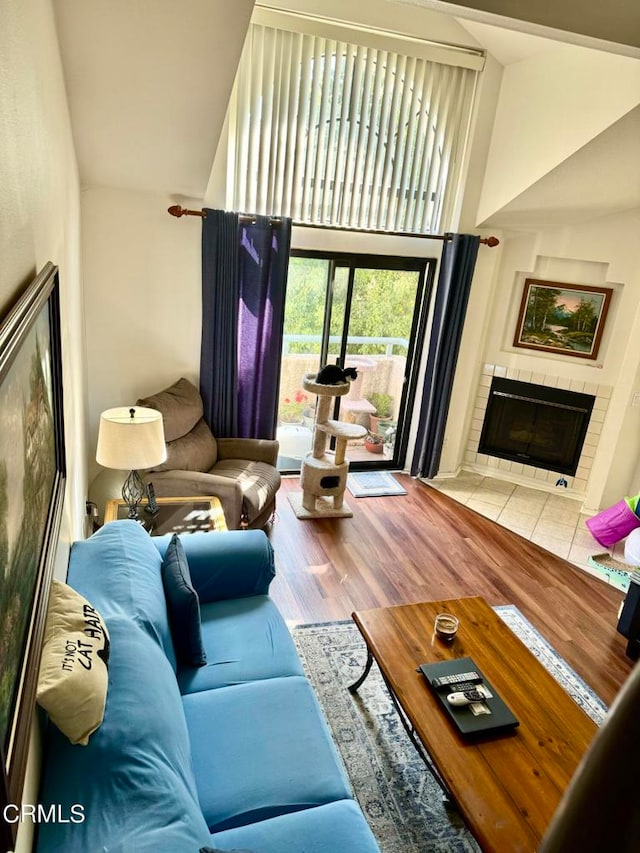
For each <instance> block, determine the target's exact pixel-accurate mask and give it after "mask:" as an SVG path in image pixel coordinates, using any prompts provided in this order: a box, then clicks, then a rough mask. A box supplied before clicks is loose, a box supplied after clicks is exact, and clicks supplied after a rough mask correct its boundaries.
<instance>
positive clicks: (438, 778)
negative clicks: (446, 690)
mask: <svg viewBox="0 0 640 853" xmlns="http://www.w3.org/2000/svg"><path fill="white" fill-rule="evenodd" d="M372 665H373V654H372V653H371V650H370V649H369V647H368V646H367V661H366V663H365V665H364V672H363V673H362V675H361V676H360V677H359V678H358V679H357V681H354V682H353V684H350V685H349V686H348V687H347V690H349V692H350V693H355V692H356V691H357V690H358V688H359V687H360V686H361V685H362V684H363V682H364V680H365V678H366V677H367V676H368V675H369V672H370V671H371V667H372ZM380 675H382V679H383V681H384V683H385V685H386V688H387V690H388V692H389V696H390V697H391V701H392V702H393V705H394V707H395V709H396V712H397V714H398V716H399V717H400V722H401V723H402V726H403V728H404V730H405V731H406V733H407V735H408V736H409V740H410V741H411V743H412V744H413V746H414V748H415V750H416V752H417V753H418V755H419V756H420V758H421V759H422V760H423V762H424V764H425V766H426V768H427V770H428V771H429V772H430V773H431V775H432V776H433V778H434V779H435V780H436V782H437V783H438V785H439V786H440V788H442V793H443V794H444V800H445V803H446V804H447V805H451V797H450V794H449V790H448V789H447V786H446V785H445V783H444V781H443V780H442V778H441V776H440V774H439V773H438V771H437V770H436V768H435V766H434V764H433V762H432V761H431V759H430V758H429V756H428V755H427V752H426V751H425V749H424V747H423V746H422V742H421V741H420V740H419V738H418V736H417V734H416V731H415V729H414V728H413V726H412V725H411V723H410V722H409V720H408V718H407V716H406V714H405V713H404V711H403V710H402V706H401V705H400V703H399V702H398V700H397V699H396V695H395V693H394V692H393V689H392V687H391V685H390V684H389V682H388V681H387V679H386V678H385V677H384V673H383V672H382V671H381V672H380Z"/></svg>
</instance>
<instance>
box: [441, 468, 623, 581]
mask: <svg viewBox="0 0 640 853" xmlns="http://www.w3.org/2000/svg"><path fill="white" fill-rule="evenodd" d="M426 482H428V484H429V485H430V486H432V487H433V488H436V489H438V490H439V491H441V492H443V493H444V494H447V495H449V497H451V498H454V499H455V500H457V501H459V502H460V503H463V504H465V505H466V506H468V507H470V508H471V509H474V510H475V511H476V512H479V513H481V514H482V515H484V516H486V517H487V518H490V519H492V520H493V521H497V522H498V524H502V525H503V526H504V527H508V528H509V530H513V531H514V532H515V533H519V534H520V536H523V537H524V538H525V539H530V540H531V541H532V542H536V543H537V544H538V545H541V546H542V547H543V548H546V549H547V551H551V552H552V553H554V554H557V555H558V556H559V557H563V558H564V559H566V560H569V562H571V563H573V564H574V565H576V566H578V567H579V568H581V569H583V570H585V571H587V572H589V573H590V574H594V575H595V574H596V573H595V572H594V570H593V568H592V567H591V566H590V565H589V564H588V562H587V560H588V558H589V556H593V555H595V554H602V553H604V552H605V551H606V550H607V549H605V548H603V547H602V546H601V545H598V543H597V542H596V540H595V539H594V538H593V536H592V535H591V533H590V532H589V530H588V528H587V526H586V525H585V520H586V519H587V518H589V517H590V516H591V515H592V514H593V513H583V512H582V501H580V500H578V499H576V498H571V497H568V496H567V495H564V494H562V492H561V491H560V490H559V489H558V492H546V491H541V490H538V489H534V488H530V487H528V486H519V485H516V484H515V483H510V482H507V481H506V480H498V479H496V478H493V477H485V476H483V475H482V474H475V473H472V472H470V471H461V472H460V474H458V476H457V477H454V478H451V479H446V480H428V481H426ZM608 551H609V553H611V554H613V556H614V557H616V559H618V560H624V543H623V542H619V543H617V544H616V545H615V546H614V548H612V549H608Z"/></svg>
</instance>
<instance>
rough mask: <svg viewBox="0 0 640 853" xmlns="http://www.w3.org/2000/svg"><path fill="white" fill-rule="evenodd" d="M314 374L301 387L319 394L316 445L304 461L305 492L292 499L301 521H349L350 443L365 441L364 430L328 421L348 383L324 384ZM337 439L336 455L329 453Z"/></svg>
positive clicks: (302, 470)
mask: <svg viewBox="0 0 640 853" xmlns="http://www.w3.org/2000/svg"><path fill="white" fill-rule="evenodd" d="M316 375H317V374H315V373H307V374H305V376H304V378H303V380H302V387H303V388H304V390H305V391H308V392H309V393H310V394H316V395H317V398H318V400H317V403H316V417H315V422H314V425H313V445H312V450H311V452H310V453H308V454H307V456H305V458H304V459H303V460H302V465H301V468H300V485H301V486H302V492H301V493H297V494H292V495H290V496H289V502H290V503H291V506H292V507H293V511H294V512H295V514H296V516H297V517H298V518H301V519H304V518H349V517H350V516H352V515H353V512H352V511H351V510H350V509H349V507H348V505H347V504H346V503H345V502H344V490H345V489H346V487H347V474H348V473H349V463H348V461H347V460H346V459H345V455H346V450H347V442H349V441H354V440H355V439H357V438H364V436H365V435H366V434H367V430H366V429H365V427H363V426H360V425H359V424H347V423H343V422H342V421H334V420H331V419H330V418H329V413H330V411H331V406H332V402H333V400H334V398H335V397H342V396H343V395H344V394H348V393H349V388H350V387H351V386H350V384H349V382H343V383H341V384H340V385H321V384H319V383H318V382H316V381H315V379H316ZM332 437H334V438H335V440H336V449H335V453H333V454H331V453H328V452H327V442H328V441H329V440H330V439H331V438H332Z"/></svg>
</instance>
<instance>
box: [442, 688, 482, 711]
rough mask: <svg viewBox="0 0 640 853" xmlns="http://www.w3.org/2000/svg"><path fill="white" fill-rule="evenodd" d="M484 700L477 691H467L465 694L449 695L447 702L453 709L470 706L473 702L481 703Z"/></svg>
mask: <svg viewBox="0 0 640 853" xmlns="http://www.w3.org/2000/svg"><path fill="white" fill-rule="evenodd" d="M485 699H486V696H485V695H484V693H481V692H480V691H479V690H467V691H466V692H465V693H460V692H458V693H449V695H448V696H447V702H448V703H449V704H450V705H453V706H454V707H455V708H460V707H462V706H464V705H471V704H472V703H473V702H483V701H484V700H485Z"/></svg>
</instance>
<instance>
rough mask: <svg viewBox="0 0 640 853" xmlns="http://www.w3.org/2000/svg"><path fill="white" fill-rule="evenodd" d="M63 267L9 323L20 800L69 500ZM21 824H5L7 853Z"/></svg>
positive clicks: (3, 524)
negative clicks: (65, 504)
mask: <svg viewBox="0 0 640 853" xmlns="http://www.w3.org/2000/svg"><path fill="white" fill-rule="evenodd" d="M65 478H66V471H65V450H64V423H63V403H62V359H61V339H60V303H59V281H58V268H57V267H56V266H54V265H53V264H52V263H48V264H47V265H46V266H45V267H44V269H43V270H42V271H41V272H40V273H39V274H38V275H37V276H36V278H35V279H34V280H33V281H32V283H31V284H30V285H29V286H28V287H27V289H26V290H25V292H24V293H23V294H22V296H21V298H20V299H19V300H18V302H17V303H16V305H15V306H14V307H13V309H12V310H11V311H10V312H9V313H8V315H7V316H6V317H5V318H4V320H3V322H2V324H1V325H0V567H1V570H0V746H1V748H2V761H3V783H4V784H3V800H4V802H3V803H2V806H4V805H5V804H6V803H16V804H19V803H20V802H21V795H22V787H23V784H24V774H25V768H26V762H27V753H28V748H29V735H30V730H31V723H32V719H33V708H34V704H35V692H36V685H37V677H38V667H39V663H40V650H41V646H42V638H43V633H44V624H45V619H46V608H47V602H48V597H49V589H50V585H51V576H52V573H53V562H54V556H55V548H56V544H57V540H58V533H59V529H60V519H61V515H62V505H63V499H64V484H65ZM16 829H17V824H7V822H6V821H4V820H3V821H0V832H1V833H2V838H1V840H2V844H3V846H2V850H3V851H4V850H6V849H8V848H9V847H12V846H13V844H14V843H15V833H16Z"/></svg>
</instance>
